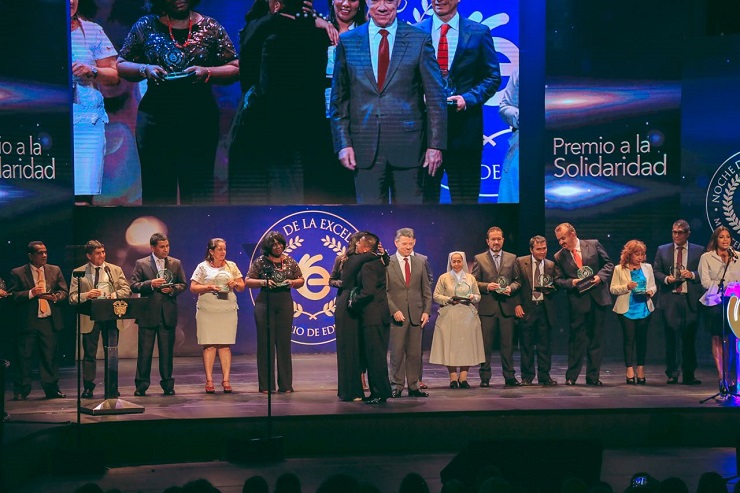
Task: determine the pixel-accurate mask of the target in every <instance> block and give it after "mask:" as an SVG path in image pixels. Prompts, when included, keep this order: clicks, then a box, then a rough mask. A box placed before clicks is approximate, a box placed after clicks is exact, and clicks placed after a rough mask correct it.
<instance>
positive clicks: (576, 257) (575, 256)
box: [573, 250, 583, 269]
mask: <svg viewBox="0 0 740 493" xmlns="http://www.w3.org/2000/svg"><path fill="white" fill-rule="evenodd" d="M573 260H575V261H576V265H577V266H578V268H579V269H580V268H581V267H583V259H582V258H581V254H580V253H578V250H573Z"/></svg>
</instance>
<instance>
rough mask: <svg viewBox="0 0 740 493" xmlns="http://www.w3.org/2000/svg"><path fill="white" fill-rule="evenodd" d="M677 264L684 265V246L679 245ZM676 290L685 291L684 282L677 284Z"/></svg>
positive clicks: (678, 291)
mask: <svg viewBox="0 0 740 493" xmlns="http://www.w3.org/2000/svg"><path fill="white" fill-rule="evenodd" d="M676 264H678V265H683V247H678V252H677V253H676ZM676 292H677V293H682V292H683V283H681V284H678V285H676Z"/></svg>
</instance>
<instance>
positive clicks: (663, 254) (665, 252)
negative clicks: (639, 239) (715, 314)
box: [653, 243, 704, 312]
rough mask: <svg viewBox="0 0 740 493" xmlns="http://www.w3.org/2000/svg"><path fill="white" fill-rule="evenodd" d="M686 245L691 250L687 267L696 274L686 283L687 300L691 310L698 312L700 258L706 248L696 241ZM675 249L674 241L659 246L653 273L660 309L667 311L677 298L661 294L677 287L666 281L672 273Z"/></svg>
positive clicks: (700, 288) (700, 293)
mask: <svg viewBox="0 0 740 493" xmlns="http://www.w3.org/2000/svg"><path fill="white" fill-rule="evenodd" d="M686 247H688V250H689V252H688V254H689V261H688V262H687V263H685V265H686V269H688V270H690V271H691V273H692V274H694V278H693V279H687V280H686V284H685V285H684V286H685V287H686V288H687V290H686V301H688V303H689V308H691V311H694V312H696V309H697V305H698V304H699V298H700V297H701V295H702V287H701V279H700V278H699V259H700V258H701V255H702V254H703V253H704V248H702V247H701V246H699V245H695V244H694V243H686ZM674 251H675V248H674V244H673V243H668V244H665V245H661V246H659V247H658V251H657V252H656V253H655V261H654V262H653V273H654V274H655V282H656V284H657V286H658V300H657V305H658V309H662V310H667V311H671V310H672V308H673V305H674V304H675V301H676V299H675V297H673V296H661V294H665V293H670V292H671V291H673V290H674V289H675V285H673V284H666V283H665V278H666V277H668V276H669V275H671V271H670V269H671V266H672V265H673V255H674Z"/></svg>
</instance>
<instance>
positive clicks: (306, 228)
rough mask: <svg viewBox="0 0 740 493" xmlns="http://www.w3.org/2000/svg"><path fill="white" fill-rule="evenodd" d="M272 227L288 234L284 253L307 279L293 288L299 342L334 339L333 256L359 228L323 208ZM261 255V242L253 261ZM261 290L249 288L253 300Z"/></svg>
mask: <svg viewBox="0 0 740 493" xmlns="http://www.w3.org/2000/svg"><path fill="white" fill-rule="evenodd" d="M270 231H279V232H280V233H282V235H283V236H285V241H286V246H285V253H287V254H288V255H290V257H291V258H293V260H295V261H296V262H298V265H299V266H300V268H301V272H302V273H303V278H304V279H305V280H306V283H305V284H304V285H303V287H301V288H299V289H296V290H294V291H293V328H292V336H291V340H292V341H293V342H294V343H296V344H301V345H306V346H316V345H321V344H327V343H330V342H332V341H334V339H335V336H334V310H335V309H336V299H335V295H336V291H335V290H334V288H332V287H330V286H329V276H330V275H331V270H332V267H333V266H334V260H335V259H336V258H337V256H338V255H342V254H344V252H345V251H346V250H347V245H348V244H349V238H350V236H351V235H352V234H354V233H356V232H357V228H356V227H355V226H354V225H352V224H351V223H350V222H349V221H347V220H346V219H344V218H342V217H340V216H338V215H336V214H332V213H329V212H324V211H301V212H296V213H293V214H290V215H287V216H285V217H283V218H282V219H280V220H278V221H277V222H275V223H274V224H273V225H272V226H270V227H269V228H268V229H267V230H266V231H265V232H264V233H263V234H262V236H261V237H260V238H262V237H264V235H265V234H267V233H268V232H270ZM260 255H262V250H261V249H260V247H259V245H257V247H256V248H255V250H254V251H253V252H252V258H251V259H250V262H253V261H254V260H255V259H256V258H258V257H259V256H260ZM257 293H259V290H258V289H250V290H249V295H250V297H251V299H252V304H254V300H255V298H256V296H257Z"/></svg>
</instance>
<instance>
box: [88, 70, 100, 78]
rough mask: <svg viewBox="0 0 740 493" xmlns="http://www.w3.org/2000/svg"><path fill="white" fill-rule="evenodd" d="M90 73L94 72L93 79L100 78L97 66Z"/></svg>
mask: <svg viewBox="0 0 740 493" xmlns="http://www.w3.org/2000/svg"><path fill="white" fill-rule="evenodd" d="M90 73H92V76H91V78H93V79H97V78H98V68H97V67H93V68H92V69H91V70H90Z"/></svg>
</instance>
